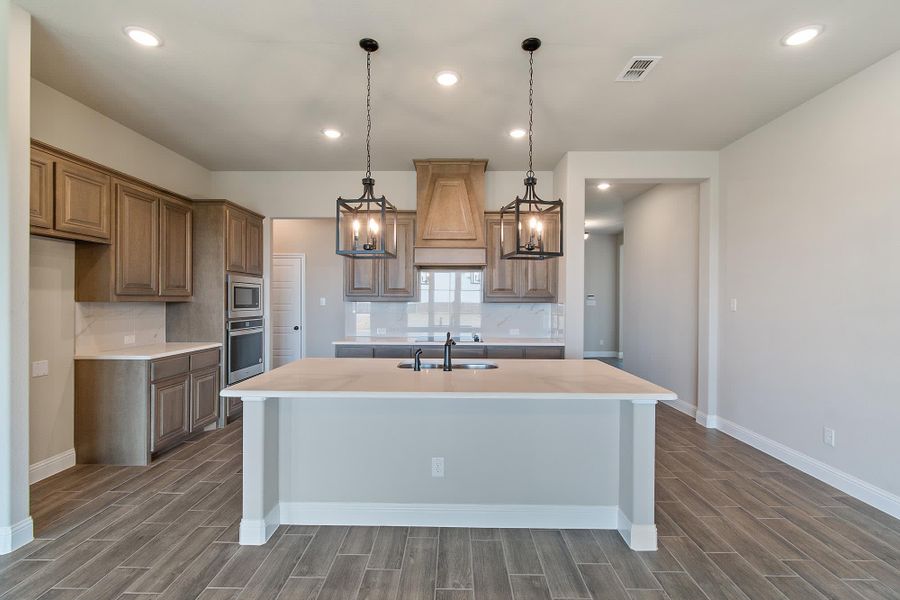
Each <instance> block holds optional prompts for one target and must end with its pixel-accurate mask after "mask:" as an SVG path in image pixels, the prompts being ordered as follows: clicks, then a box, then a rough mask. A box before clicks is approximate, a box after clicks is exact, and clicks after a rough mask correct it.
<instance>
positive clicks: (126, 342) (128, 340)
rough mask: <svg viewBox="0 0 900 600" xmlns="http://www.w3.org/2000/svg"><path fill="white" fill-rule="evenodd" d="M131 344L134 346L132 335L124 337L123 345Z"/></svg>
mask: <svg viewBox="0 0 900 600" xmlns="http://www.w3.org/2000/svg"><path fill="white" fill-rule="evenodd" d="M132 344H134V334H131V335H126V336H125V345H126V346H131V345H132Z"/></svg>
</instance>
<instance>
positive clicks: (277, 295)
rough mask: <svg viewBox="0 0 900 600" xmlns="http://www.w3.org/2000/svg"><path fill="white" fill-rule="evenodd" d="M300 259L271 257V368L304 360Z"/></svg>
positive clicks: (301, 270)
mask: <svg viewBox="0 0 900 600" xmlns="http://www.w3.org/2000/svg"><path fill="white" fill-rule="evenodd" d="M303 267H304V259H303V257H302V256H278V255H275V256H273V257H272V281H271V286H270V289H271V306H272V368H278V367H280V366H281V365H284V364H287V363H289V362H291V361H294V360H298V359H300V358H303Z"/></svg>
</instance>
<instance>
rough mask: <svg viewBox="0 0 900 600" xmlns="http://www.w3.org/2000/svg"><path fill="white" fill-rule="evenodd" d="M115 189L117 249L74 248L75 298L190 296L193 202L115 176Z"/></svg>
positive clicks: (180, 299)
mask: <svg viewBox="0 0 900 600" xmlns="http://www.w3.org/2000/svg"><path fill="white" fill-rule="evenodd" d="M113 187H114V188H115V202H114V203H113V204H114V210H113V213H114V215H115V227H114V228H113V244H112V247H109V246H99V245H95V244H77V245H76V246H75V300H76V301H78V302H117V301H127V300H141V301H164V302H183V301H187V300H191V297H192V294H193V209H192V207H191V203H190V202H187V201H185V200H181V199H179V198H175V197H173V196H169V195H165V194H161V193H159V192H157V191H156V190H153V189H151V188H149V187H144V186H140V185H137V184H134V183H131V182H129V181H124V180H119V179H116V180H114V183H113Z"/></svg>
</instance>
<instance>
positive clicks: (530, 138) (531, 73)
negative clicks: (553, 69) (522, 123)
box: [527, 51, 534, 177]
mask: <svg viewBox="0 0 900 600" xmlns="http://www.w3.org/2000/svg"><path fill="white" fill-rule="evenodd" d="M533 127H534V51H531V52H529V53H528V173H527V175H528V176H529V177H533V176H534V165H533V161H534V132H533V131H532V129H533Z"/></svg>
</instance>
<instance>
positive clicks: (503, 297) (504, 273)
mask: <svg viewBox="0 0 900 600" xmlns="http://www.w3.org/2000/svg"><path fill="white" fill-rule="evenodd" d="M485 235H486V236H487V265H486V266H485V268H484V294H483V296H484V301H485V302H515V301H517V300H518V299H519V296H520V295H521V293H520V290H521V285H522V282H521V277H520V276H518V272H519V266H518V265H519V263H520V262H522V261H519V260H503V259H502V258H500V255H501V253H502V249H501V247H500V217H499V216H498V215H490V216H489V217H487V218H486V219H485ZM503 235H504V236H507V237H511V236H513V235H514V231H513V225H512V222H511V221H506V222H504V223H503Z"/></svg>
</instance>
